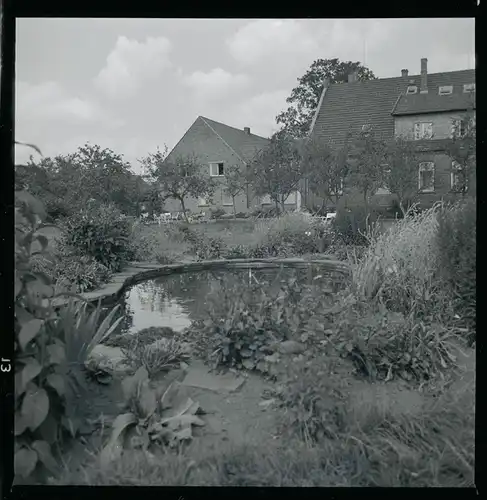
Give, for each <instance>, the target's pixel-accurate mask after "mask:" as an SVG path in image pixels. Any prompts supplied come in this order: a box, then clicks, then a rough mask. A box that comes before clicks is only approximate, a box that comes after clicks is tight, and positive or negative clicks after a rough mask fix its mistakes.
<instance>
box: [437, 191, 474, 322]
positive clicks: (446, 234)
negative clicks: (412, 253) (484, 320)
mask: <svg viewBox="0 0 487 500" xmlns="http://www.w3.org/2000/svg"><path fill="white" fill-rule="evenodd" d="M475 204H476V200H475V199H468V200H466V201H463V202H460V203H458V204H457V205H455V206H453V207H443V208H442V210H441V211H440V212H439V217H438V223H439V224H438V231H437V244H438V254H439V266H440V270H441V274H442V277H443V278H444V280H445V281H446V283H447V284H448V286H449V288H450V290H451V293H452V294H453V295H454V297H455V301H454V302H455V308H456V310H457V312H458V314H459V315H460V316H461V317H462V318H463V320H464V321H465V322H466V324H467V325H468V326H470V327H472V328H475V324H476V320H475V317H476V304H477V293H476V292H477V290H476V277H477V272H476V268H477V266H476V243H477V223H476V206H475Z"/></svg>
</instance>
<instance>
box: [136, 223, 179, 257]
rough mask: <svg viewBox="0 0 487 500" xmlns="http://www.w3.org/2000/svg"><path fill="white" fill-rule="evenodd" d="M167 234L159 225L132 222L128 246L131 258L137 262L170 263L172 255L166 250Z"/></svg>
mask: <svg viewBox="0 0 487 500" xmlns="http://www.w3.org/2000/svg"><path fill="white" fill-rule="evenodd" d="M168 240H169V235H168V234H166V232H165V231H161V229H160V227H159V226H157V227H148V226H147V225H145V224H143V223H142V222H140V221H134V222H133V223H132V229H131V234H130V239H129V246H130V249H131V252H132V253H133V258H134V260H136V261H139V262H144V261H145V262H158V263H159V264H170V263H171V262H173V261H174V259H173V257H172V256H171V255H169V253H168V252H167V251H166V249H167V247H168V245H167V243H168Z"/></svg>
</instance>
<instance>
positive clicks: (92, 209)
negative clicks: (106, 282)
mask: <svg viewBox="0 0 487 500" xmlns="http://www.w3.org/2000/svg"><path fill="white" fill-rule="evenodd" d="M63 229H64V231H63V236H62V242H63V244H64V245H66V246H67V247H69V248H71V249H72V250H73V253H77V254H79V255H87V256H90V257H93V258H94V259H95V260H96V261H97V262H99V263H100V264H103V265H104V266H106V267H107V268H108V269H110V270H111V271H114V272H117V271H120V270H121V269H122V267H123V265H124V264H125V263H126V262H127V261H129V260H132V259H133V257H134V250H133V249H132V248H131V245H130V234H131V225H130V222H129V221H128V220H127V218H126V217H125V216H124V215H123V214H122V212H120V210H118V209H117V208H116V207H115V206H114V205H97V204H91V205H89V206H88V207H87V208H85V209H83V210H81V211H80V212H79V213H76V214H74V215H72V216H71V217H68V218H67V219H66V220H65V221H64V222H63Z"/></svg>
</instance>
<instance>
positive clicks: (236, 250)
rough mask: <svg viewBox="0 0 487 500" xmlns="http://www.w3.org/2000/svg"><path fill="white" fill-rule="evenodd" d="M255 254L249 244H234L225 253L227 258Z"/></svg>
mask: <svg viewBox="0 0 487 500" xmlns="http://www.w3.org/2000/svg"><path fill="white" fill-rule="evenodd" d="M252 255H254V253H253V252H252V250H251V248H250V247H249V246H248V245H233V246H231V247H230V248H229V249H228V250H227V251H226V253H225V255H224V257H225V259H246V258H251V256H252Z"/></svg>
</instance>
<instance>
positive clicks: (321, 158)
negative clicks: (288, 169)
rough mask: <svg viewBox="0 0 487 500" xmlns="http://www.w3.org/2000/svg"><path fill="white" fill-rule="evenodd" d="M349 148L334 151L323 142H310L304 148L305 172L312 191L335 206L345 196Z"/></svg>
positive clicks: (324, 201) (323, 204)
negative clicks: (344, 187) (344, 186)
mask: <svg viewBox="0 0 487 500" xmlns="http://www.w3.org/2000/svg"><path fill="white" fill-rule="evenodd" d="M347 151H348V146H347V145H345V146H344V147H343V148H341V149H339V150H334V149H332V148H331V147H329V146H328V145H326V144H323V143H322V142H321V141H317V140H309V141H307V142H306V144H305V146H304V148H303V170H304V173H305V176H306V178H307V179H308V184H309V186H310V191H311V192H312V193H313V194H315V195H316V196H318V197H320V198H322V200H323V203H322V207H321V208H322V209H323V208H324V207H325V204H326V202H327V201H329V202H331V203H332V204H334V205H335V206H336V205H337V204H338V201H339V200H340V198H341V197H342V196H343V184H344V181H345V178H346V176H347V173H348V163H347Z"/></svg>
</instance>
